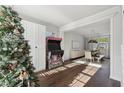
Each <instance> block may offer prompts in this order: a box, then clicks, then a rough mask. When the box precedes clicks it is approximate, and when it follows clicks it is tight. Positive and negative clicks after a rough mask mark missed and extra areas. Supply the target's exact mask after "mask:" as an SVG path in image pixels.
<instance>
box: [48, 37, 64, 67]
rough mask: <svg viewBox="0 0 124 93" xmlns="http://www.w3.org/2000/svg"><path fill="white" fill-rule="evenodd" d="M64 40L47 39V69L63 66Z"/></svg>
mask: <svg viewBox="0 0 124 93" xmlns="http://www.w3.org/2000/svg"><path fill="white" fill-rule="evenodd" d="M61 41H62V38H55V37H47V38H46V69H52V68H56V67H58V66H61V65H63V59H62V57H63V54H64V50H62V49H61Z"/></svg>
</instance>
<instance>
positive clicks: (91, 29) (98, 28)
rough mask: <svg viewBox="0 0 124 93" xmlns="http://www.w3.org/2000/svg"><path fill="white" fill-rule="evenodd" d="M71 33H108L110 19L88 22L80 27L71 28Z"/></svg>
mask: <svg viewBox="0 0 124 93" xmlns="http://www.w3.org/2000/svg"><path fill="white" fill-rule="evenodd" d="M70 32H71V33H72V32H73V33H77V34H81V35H83V36H85V37H92V36H103V35H110V20H109V19H107V20H103V21H100V22H96V23H93V24H89V25H86V26H83V27H80V28H76V29H73V30H72V31H70Z"/></svg>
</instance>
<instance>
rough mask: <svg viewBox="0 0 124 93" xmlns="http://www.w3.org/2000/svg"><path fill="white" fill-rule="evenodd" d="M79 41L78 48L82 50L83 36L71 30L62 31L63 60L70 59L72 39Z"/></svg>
mask: <svg viewBox="0 0 124 93" xmlns="http://www.w3.org/2000/svg"><path fill="white" fill-rule="evenodd" d="M73 40H75V41H79V42H80V50H84V38H83V36H82V35H80V34H75V33H73V32H65V33H64V60H68V59H70V58H71V57H70V52H71V50H73V49H72V41H73Z"/></svg>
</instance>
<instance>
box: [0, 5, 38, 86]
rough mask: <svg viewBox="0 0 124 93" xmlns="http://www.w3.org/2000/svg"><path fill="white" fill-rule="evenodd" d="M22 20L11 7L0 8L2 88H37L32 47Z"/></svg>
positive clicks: (0, 76)
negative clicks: (32, 60)
mask: <svg viewBox="0 0 124 93" xmlns="http://www.w3.org/2000/svg"><path fill="white" fill-rule="evenodd" d="M23 33H24V28H23V27H22V24H21V18H20V17H19V15H18V13H17V12H15V11H14V10H13V9H12V8H11V7H6V6H0V86H1V87H19V86H20V87H23V86H25V87H27V86H35V85H36V82H35V81H36V79H35V74H34V67H33V64H32V62H31V57H30V55H29V54H30V51H29V50H30V46H29V45H28V41H26V40H25V39H24V36H23Z"/></svg>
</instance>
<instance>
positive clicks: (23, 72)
mask: <svg viewBox="0 0 124 93" xmlns="http://www.w3.org/2000/svg"><path fill="white" fill-rule="evenodd" d="M28 77H29V76H28V73H27V72H26V71H24V70H22V71H21V73H20V75H19V78H20V79H21V80H24V79H28Z"/></svg>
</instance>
